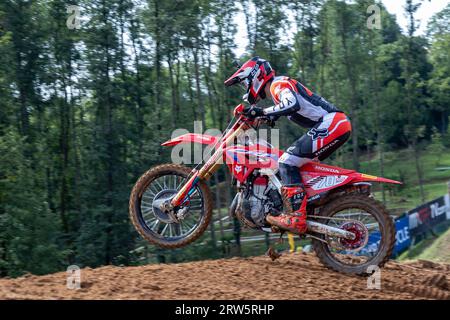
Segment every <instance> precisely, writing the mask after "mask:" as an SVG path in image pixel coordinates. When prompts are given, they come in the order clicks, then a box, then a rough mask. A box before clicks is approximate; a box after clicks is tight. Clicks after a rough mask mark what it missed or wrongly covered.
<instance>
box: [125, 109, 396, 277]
mask: <svg viewBox="0 0 450 320" xmlns="http://www.w3.org/2000/svg"><path fill="white" fill-rule="evenodd" d="M244 108H245V107H244V105H243V104H240V105H238V106H237V107H236V108H235V109H234V117H233V119H232V120H231V122H230V124H229V125H228V127H227V130H226V131H225V132H224V133H223V134H222V136H220V137H219V136H210V135H205V134H192V133H189V134H184V135H181V136H178V137H176V138H174V139H171V140H169V141H166V142H164V143H163V144H162V145H163V146H174V145H177V144H181V143H200V144H203V145H207V146H209V147H210V148H211V150H213V151H214V152H213V153H212V155H211V157H210V158H209V159H208V160H207V161H206V162H205V163H204V164H203V165H201V164H200V165H198V166H197V167H195V168H194V169H191V168H188V167H186V166H182V165H177V164H163V165H158V166H156V167H153V168H151V169H150V170H148V171H147V172H146V173H145V174H143V175H142V176H141V177H140V178H139V180H138V181H137V182H136V184H135V186H134V188H133V190H132V192H131V196H130V203H129V211H130V217H131V221H132V223H133V225H134V227H135V228H136V230H137V231H138V232H139V234H140V235H141V236H142V237H144V238H145V239H146V240H147V241H149V242H150V243H152V244H155V245H157V246H159V247H162V248H171V249H173V248H179V247H183V246H186V245H187V244H189V243H191V242H193V241H194V240H196V239H198V238H199V237H200V236H201V235H202V234H203V232H204V231H205V229H206V228H207V226H208V224H209V223H210V221H211V216H212V209H213V203H212V196H211V191H210V189H209V187H208V186H207V184H206V183H205V181H207V180H208V179H209V178H210V177H211V176H212V175H213V174H214V172H215V171H216V170H217V169H218V168H219V167H220V166H221V165H222V163H223V162H224V161H225V163H226V165H227V166H228V168H229V169H230V171H231V174H232V177H233V183H234V184H235V185H236V186H237V193H236V196H235V197H234V199H233V201H232V203H231V206H230V214H231V216H234V217H237V218H238V219H239V220H240V221H241V223H242V224H244V225H245V226H247V227H249V228H253V229H257V230H261V231H263V232H282V230H278V229H277V228H276V227H272V226H270V225H269V224H268V223H267V222H266V219H265V218H266V216H267V215H268V214H272V215H278V214H281V213H282V212H283V211H285V212H286V211H288V212H289V211H291V210H292V209H291V208H290V203H289V201H288V199H286V198H285V197H284V196H283V195H282V193H281V187H282V185H281V182H280V178H279V174H278V158H279V157H280V156H281V154H282V153H283V152H282V151H281V150H278V149H276V148H274V147H273V146H272V145H271V144H270V143H268V142H267V141H265V140H262V139H256V140H255V139H253V140H252V139H250V138H248V136H246V135H245V134H244V136H245V139H244V140H245V141H244V142H242V143H239V139H240V138H241V137H242V136H243V133H245V132H246V131H248V130H249V129H258V128H259V127H260V126H261V125H263V124H268V125H270V126H272V127H273V121H272V120H271V119H269V118H267V117H258V118H250V117H247V116H246V115H245V114H244ZM241 140H242V139H241ZM299 170H300V173H301V177H302V182H303V184H304V186H305V191H306V193H307V196H308V197H307V213H308V214H307V226H308V230H307V233H306V234H305V235H303V236H304V237H308V238H311V241H312V246H313V249H314V251H315V253H316V254H317V256H318V258H319V259H320V261H321V262H322V263H323V264H324V265H325V266H327V267H329V268H331V269H334V270H336V271H339V272H343V273H349V274H367V273H368V268H369V267H371V268H373V266H378V267H381V266H383V265H384V263H385V262H386V261H387V260H388V259H389V257H390V256H391V254H392V250H393V247H394V244H395V227H394V223H393V220H392V218H391V217H390V216H389V214H388V212H387V210H386V208H385V207H384V206H383V204H382V203H380V202H378V201H377V200H375V199H374V198H373V197H372V196H371V182H381V183H392V184H401V183H400V182H398V181H394V180H390V179H386V178H382V177H376V176H371V175H367V174H363V173H359V172H356V171H354V170H347V169H343V168H339V167H334V166H330V165H326V164H323V163H319V162H310V163H307V164H305V165H304V166H302V167H301V168H300V169H299ZM369 237H371V238H373V237H375V238H376V239H378V241H375V243H374V242H373V241H371V243H370V248H368V247H369V245H368V242H369V241H368V240H369Z"/></svg>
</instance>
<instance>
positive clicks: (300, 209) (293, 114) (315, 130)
mask: <svg viewBox="0 0 450 320" xmlns="http://www.w3.org/2000/svg"><path fill="white" fill-rule="evenodd" d="M224 83H225V85H226V86H231V85H234V84H237V83H239V84H241V85H243V86H244V87H245V89H246V93H245V95H244V100H246V101H247V102H248V103H249V104H250V107H246V108H245V110H244V114H245V115H246V116H247V117H251V118H257V117H261V116H266V117H269V118H271V119H272V120H277V119H278V118H279V117H280V116H287V117H288V119H289V120H291V121H293V122H295V123H296V124H298V125H300V126H302V127H305V128H308V129H309V130H308V131H307V132H306V133H305V134H304V135H302V136H301V137H300V138H299V139H298V140H297V141H295V142H294V143H293V144H292V145H291V146H290V147H289V148H288V149H287V150H286V152H285V153H283V155H282V156H281V157H280V158H279V160H278V164H279V171H280V175H281V179H282V184H283V187H282V189H281V192H282V194H283V197H285V198H287V199H288V200H289V203H290V204H291V207H292V210H288V211H290V212H289V213H288V212H286V213H282V214H280V215H278V216H273V215H270V214H269V215H268V216H267V217H266V220H267V221H268V222H269V223H270V224H271V225H273V226H277V227H278V228H280V229H282V230H287V231H290V232H293V233H297V234H302V233H305V232H306V229H307V226H306V204H307V195H306V192H305V190H304V186H303V184H302V181H301V176H300V171H299V168H300V167H301V166H303V165H304V164H306V163H308V162H310V161H313V160H316V159H318V160H323V159H326V158H327V157H328V156H330V155H331V154H332V153H333V152H334V151H335V150H336V149H338V148H339V147H340V146H341V145H342V144H344V143H345V141H347V139H348V138H349V136H350V133H351V124H350V120H349V119H348V118H347V116H346V115H345V114H344V113H343V112H342V111H341V110H339V109H337V108H336V106H334V105H333V104H331V103H330V102H328V101H326V100H325V99H324V98H322V97H321V96H319V95H317V94H315V93H313V92H312V91H311V90H309V89H308V88H306V87H305V86H304V85H303V84H301V83H300V82H299V81H297V80H294V79H292V78H289V77H286V76H275V71H274V70H273V69H272V67H271V66H270V63H269V62H268V61H266V60H264V59H261V58H259V57H253V58H251V59H250V60H248V61H247V62H245V63H244V64H243V65H242V66H241V67H240V68H239V69H238V70H237V71H236V72H235V73H234V74H233V75H232V76H231V77H230V78H229V79H228V80H226V81H225V82H224ZM267 97H271V98H272V100H273V102H274V103H275V105H274V106H271V107H268V108H264V109H263V108H260V107H257V106H256V103H257V102H258V101H259V100H260V99H265V98H267ZM285 209H286V208H285ZM285 211H286V210H285Z"/></svg>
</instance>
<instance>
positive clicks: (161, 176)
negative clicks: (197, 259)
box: [129, 164, 212, 249]
mask: <svg viewBox="0 0 450 320" xmlns="http://www.w3.org/2000/svg"><path fill="white" fill-rule="evenodd" d="M190 172H191V170H190V169H189V168H187V167H184V166H180V165H174V164H163V165H160V166H156V167H154V168H152V169H150V170H148V171H147V172H146V173H144V174H143V175H142V176H141V177H140V178H139V180H138V181H137V182H136V184H135V185H134V187H133V190H132V192H131V196H130V203H129V213H130V219H131V222H132V223H133V226H134V227H135V228H136V230H137V232H138V233H139V234H140V235H141V236H142V237H143V238H144V239H146V240H147V241H148V242H150V243H153V244H155V245H157V246H160V247H162V248H170V249H174V248H180V247H184V246H186V245H188V244H189V243H191V242H193V241H195V240H196V239H198V238H199V237H200V236H201V235H202V234H203V232H204V231H205V229H206V227H207V226H208V224H209V222H210V220H211V216H212V197H211V192H210V190H209V188H208V186H207V185H206V184H205V183H204V182H203V181H200V182H199V183H198V184H197V185H196V187H195V191H194V192H193V193H192V194H191V195H190V196H189V199H188V201H186V205H185V206H184V208H183V209H182V210H184V213H183V217H182V218H180V219H176V217H174V215H173V214H171V213H167V212H164V211H162V210H161V209H160V204H161V202H162V201H163V202H164V201H168V200H170V199H171V198H172V197H173V196H175V195H176V194H177V192H178V190H179V189H180V188H181V187H182V186H183V185H184V184H185V182H186V180H187V177H188V176H189V174H190Z"/></svg>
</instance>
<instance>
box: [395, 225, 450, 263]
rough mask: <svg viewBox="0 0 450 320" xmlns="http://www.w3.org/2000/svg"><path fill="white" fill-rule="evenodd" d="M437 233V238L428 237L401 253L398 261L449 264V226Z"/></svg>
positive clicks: (443, 227)
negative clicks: (419, 260) (424, 261)
mask: <svg viewBox="0 0 450 320" xmlns="http://www.w3.org/2000/svg"><path fill="white" fill-rule="evenodd" d="M440 229H441V230H440V232H439V231H438V232H437V233H438V235H439V236H438V238H434V237H428V238H427V239H424V240H422V241H420V242H419V243H418V244H416V245H415V246H413V247H412V248H411V249H410V250H408V251H406V252H404V253H402V254H401V255H400V257H399V260H415V259H423V260H432V261H436V262H446V263H450V228H449V224H448V223H447V224H446V225H444V226H442V227H441V228H440Z"/></svg>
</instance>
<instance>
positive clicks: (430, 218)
mask: <svg viewBox="0 0 450 320" xmlns="http://www.w3.org/2000/svg"><path fill="white" fill-rule="evenodd" d="M407 215H408V217H409V230H410V233H411V236H415V235H419V234H422V233H424V232H426V231H428V230H430V229H431V228H432V227H433V226H435V225H437V224H439V223H441V222H444V221H445V220H447V219H450V201H449V195H448V194H447V195H445V196H443V197H439V198H437V199H435V200H432V201H430V202H427V203H424V204H423V205H421V206H419V207H417V208H415V209H413V210H411V211H408V212H407Z"/></svg>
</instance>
